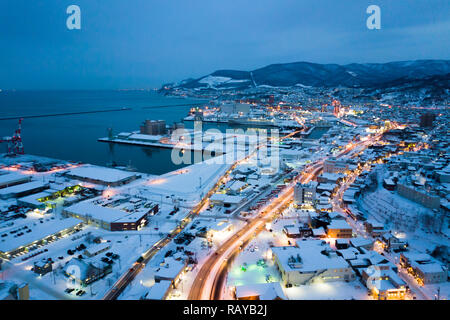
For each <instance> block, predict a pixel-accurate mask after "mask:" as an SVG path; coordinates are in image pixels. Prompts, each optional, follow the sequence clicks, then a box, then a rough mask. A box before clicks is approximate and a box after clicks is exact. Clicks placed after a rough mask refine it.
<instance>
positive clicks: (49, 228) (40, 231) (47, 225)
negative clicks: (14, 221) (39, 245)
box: [0, 218, 80, 252]
mask: <svg viewBox="0 0 450 320" xmlns="http://www.w3.org/2000/svg"><path fill="white" fill-rule="evenodd" d="M36 222H38V221H37V220H35V221H33V223H29V224H28V229H27V230H31V232H24V234H23V235H22V236H19V237H16V238H15V237H14V236H13V235H11V234H8V236H7V237H4V238H1V240H0V251H2V252H10V251H12V250H14V249H17V248H19V247H21V246H25V245H28V244H30V243H32V242H34V241H37V240H41V239H43V238H45V237H47V236H50V235H53V234H55V233H57V232H59V231H62V230H64V229H67V228H71V227H74V226H76V225H78V224H79V223H80V220H78V219H75V218H66V219H62V220H58V219H55V220H50V221H45V222H44V223H36ZM34 223H36V225H34ZM12 229H14V227H12V228H10V229H8V230H4V231H5V233H6V231H9V230H12Z"/></svg>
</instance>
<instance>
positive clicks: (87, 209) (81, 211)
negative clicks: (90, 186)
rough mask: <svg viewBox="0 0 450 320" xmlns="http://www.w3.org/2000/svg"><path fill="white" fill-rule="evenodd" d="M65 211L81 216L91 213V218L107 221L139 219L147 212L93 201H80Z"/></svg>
mask: <svg viewBox="0 0 450 320" xmlns="http://www.w3.org/2000/svg"><path fill="white" fill-rule="evenodd" d="M65 211H67V212H69V213H71V214H74V215H79V216H86V215H89V216H90V217H91V218H93V219H96V220H101V221H104V222H107V223H111V222H133V221H135V220H139V219H140V218H141V217H142V216H143V215H145V212H134V213H129V212H125V211H122V210H118V209H113V208H108V207H103V206H99V205H95V204H93V203H92V202H80V203H77V204H75V205H73V206H70V207H68V208H66V209H65Z"/></svg>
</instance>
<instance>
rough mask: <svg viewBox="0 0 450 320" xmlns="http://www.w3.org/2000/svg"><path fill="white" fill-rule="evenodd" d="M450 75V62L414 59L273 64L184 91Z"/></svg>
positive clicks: (204, 80) (189, 83)
mask: <svg viewBox="0 0 450 320" xmlns="http://www.w3.org/2000/svg"><path fill="white" fill-rule="evenodd" d="M448 73H450V60H415V61H398V62H389V63H363V64H359V63H352V64H347V65H338V64H318V63H310V62H294V63H281V64H272V65H269V66H266V67H263V68H260V69H256V70H253V71H239V70H218V71H215V72H213V73H211V74H209V75H206V76H203V77H200V78H198V79H187V80H184V81H182V82H180V83H178V84H176V85H174V87H181V88H211V89H228V88H236V89H239V88H248V87H254V86H255V85H256V86H268V87H290V86H305V87H362V88H371V87H379V86H383V85H384V84H388V83H394V82H395V81H396V80H399V81H402V82H405V81H406V82H407V81H408V79H411V80H414V81H417V79H426V78H427V77H430V76H434V75H445V74H448Z"/></svg>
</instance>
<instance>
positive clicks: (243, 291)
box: [236, 282, 287, 300]
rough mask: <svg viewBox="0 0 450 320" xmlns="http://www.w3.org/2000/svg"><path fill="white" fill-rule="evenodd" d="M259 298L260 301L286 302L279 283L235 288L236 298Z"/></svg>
mask: <svg viewBox="0 0 450 320" xmlns="http://www.w3.org/2000/svg"><path fill="white" fill-rule="evenodd" d="M254 296H259V299H260V300H274V299H277V298H279V299H283V300H287V298H286V296H285V295H284V292H283V289H282V288H281V285H280V283H279V282H270V283H255V284H247V285H242V286H236V298H238V299H240V298H247V297H254Z"/></svg>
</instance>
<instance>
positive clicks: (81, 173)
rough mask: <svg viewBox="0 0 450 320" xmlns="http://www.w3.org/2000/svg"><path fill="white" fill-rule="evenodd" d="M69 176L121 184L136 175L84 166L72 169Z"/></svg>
mask: <svg viewBox="0 0 450 320" xmlns="http://www.w3.org/2000/svg"><path fill="white" fill-rule="evenodd" d="M67 174H68V175H70V176H73V177H78V178H82V179H90V180H98V181H103V182H106V183H114V182H120V181H123V180H126V179H129V178H131V177H133V176H135V175H136V174H135V173H133V172H127V171H122V170H117V169H112V168H105V167H99V166H93V165H84V166H81V167H78V168H74V169H71V170H69V171H68V172H67Z"/></svg>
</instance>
